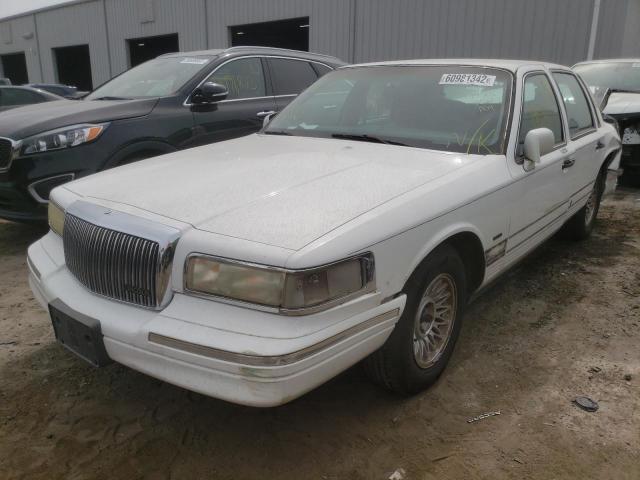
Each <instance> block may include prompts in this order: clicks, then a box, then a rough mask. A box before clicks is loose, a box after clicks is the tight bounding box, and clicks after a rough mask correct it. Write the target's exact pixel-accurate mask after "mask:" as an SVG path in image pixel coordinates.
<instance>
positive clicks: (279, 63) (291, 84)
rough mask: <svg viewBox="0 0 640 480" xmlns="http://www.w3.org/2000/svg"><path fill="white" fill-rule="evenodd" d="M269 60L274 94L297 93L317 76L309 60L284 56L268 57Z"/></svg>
mask: <svg viewBox="0 0 640 480" xmlns="http://www.w3.org/2000/svg"><path fill="white" fill-rule="evenodd" d="M269 62H270V65H271V78H272V79H273V88H274V91H275V95H297V94H298V93H300V92H301V91H303V90H304V89H305V88H307V87H308V86H309V85H311V84H312V83H313V82H315V81H316V79H317V78H318V75H317V74H316V72H315V70H314V69H313V67H312V66H311V64H310V63H309V62H305V61H302V60H288V59H285V58H270V59H269Z"/></svg>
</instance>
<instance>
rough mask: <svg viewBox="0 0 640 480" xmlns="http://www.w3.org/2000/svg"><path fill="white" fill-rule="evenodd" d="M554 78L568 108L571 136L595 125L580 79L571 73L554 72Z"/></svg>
mask: <svg viewBox="0 0 640 480" xmlns="http://www.w3.org/2000/svg"><path fill="white" fill-rule="evenodd" d="M553 78H554V79H555V81H556V83H557V84H558V88H559V89H560V93H561V94H562V100H563V101H564V106H565V108H566V109H567V121H568V122H569V134H570V135H571V138H574V137H576V136H577V135H580V134H581V133H582V132H584V131H587V130H591V129H592V128H593V127H594V123H593V117H592V116H591V109H590V108H589V101H588V100H587V97H586V95H585V93H584V90H583V89H582V87H581V86H580V83H579V82H578V79H577V78H576V77H574V76H573V75H571V74H569V73H554V74H553Z"/></svg>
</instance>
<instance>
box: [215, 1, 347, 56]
mask: <svg viewBox="0 0 640 480" xmlns="http://www.w3.org/2000/svg"><path fill="white" fill-rule="evenodd" d="M206 2H207V23H208V29H209V39H208V46H209V48H226V47H228V46H230V45H231V39H230V36H229V27H230V26H234V25H243V24H246V23H257V22H269V21H273V20H283V19H286V18H295V17H309V23H310V25H311V26H310V28H309V50H311V51H313V52H317V53H325V54H329V55H335V56H337V57H340V58H342V59H345V60H349V59H350V58H351V51H352V43H353V42H352V39H351V25H352V21H353V18H352V15H353V0H206Z"/></svg>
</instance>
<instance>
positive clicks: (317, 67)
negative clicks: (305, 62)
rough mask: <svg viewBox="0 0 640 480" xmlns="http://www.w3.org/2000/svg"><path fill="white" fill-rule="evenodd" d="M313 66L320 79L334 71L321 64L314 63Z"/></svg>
mask: <svg viewBox="0 0 640 480" xmlns="http://www.w3.org/2000/svg"><path fill="white" fill-rule="evenodd" d="M311 66H312V67H313V69H314V70H315V71H316V73H317V74H318V77H322V76H324V75H326V74H327V73H329V72H331V71H332V70H331V69H330V68H329V67H327V66H326V65H322V64H320V63H312V64H311Z"/></svg>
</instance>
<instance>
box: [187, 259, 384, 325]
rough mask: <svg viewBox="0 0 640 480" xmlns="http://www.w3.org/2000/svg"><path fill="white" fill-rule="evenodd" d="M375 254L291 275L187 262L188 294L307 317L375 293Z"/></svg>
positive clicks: (244, 266) (205, 261) (219, 262)
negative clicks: (352, 299) (362, 295)
mask: <svg viewBox="0 0 640 480" xmlns="http://www.w3.org/2000/svg"><path fill="white" fill-rule="evenodd" d="M373 280H374V265H373V255H371V254H370V253H368V254H365V255H361V256H358V257H353V258H349V259H346V260H342V261H340V262H336V263H332V264H330V265H326V266H323V267H319V268H313V269H309V270H299V271H297V270H285V269H280V268H269V267H263V266H260V265H251V264H244V263H240V262H234V261H231V260H225V259H221V258H217V257H210V256H204V255H192V256H190V257H189V258H188V259H187V264H186V269H185V289H186V290H187V291H191V292H197V293H202V294H206V295H214V296H217V297H225V298H229V299H233V300H239V301H242V302H249V303H254V304H258V305H263V306H267V307H273V308H278V309H279V310H280V311H281V312H283V313H290V314H296V313H298V314H301V313H310V311H317V310H322V309H324V308H329V307H331V306H333V305H335V304H336V303H339V302H340V301H341V300H347V299H349V298H352V296H353V295H354V294H357V293H365V292H368V291H371V290H372V289H373V287H374V281H373Z"/></svg>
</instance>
